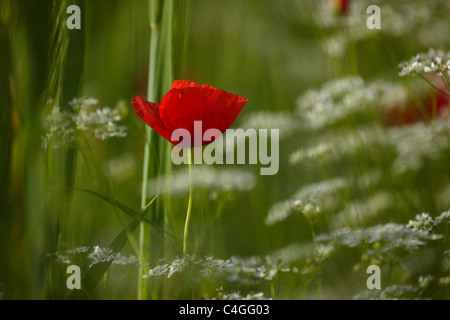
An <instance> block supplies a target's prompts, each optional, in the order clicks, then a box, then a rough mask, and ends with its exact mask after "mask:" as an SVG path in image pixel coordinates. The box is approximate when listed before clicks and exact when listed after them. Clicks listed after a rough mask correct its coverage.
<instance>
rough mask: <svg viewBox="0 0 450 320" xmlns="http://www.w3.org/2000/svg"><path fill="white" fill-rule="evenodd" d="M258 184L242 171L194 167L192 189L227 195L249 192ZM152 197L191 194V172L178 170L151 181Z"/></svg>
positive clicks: (247, 173) (150, 191) (249, 174)
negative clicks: (229, 193) (236, 192)
mask: <svg viewBox="0 0 450 320" xmlns="http://www.w3.org/2000/svg"><path fill="white" fill-rule="evenodd" d="M255 183H256V178H255V176H254V174H253V173H252V172H250V171H245V170H240V169H217V168H214V167H211V166H195V165H194V166H193V168H192V187H193V188H194V189H197V188H203V189H205V190H208V191H209V192H212V193H214V194H215V195H217V193H225V192H230V191H249V190H251V189H253V187H254V186H255ZM148 186H149V188H148V190H149V193H150V195H152V196H154V195H155V194H157V193H158V194H171V195H172V196H176V197H182V196H184V195H186V194H188V193H189V172H188V170H183V169H181V170H178V171H175V172H172V173H171V174H170V176H159V177H157V178H156V179H154V180H151V181H149V183H148Z"/></svg>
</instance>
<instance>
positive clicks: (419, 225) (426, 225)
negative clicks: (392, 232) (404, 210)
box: [406, 213, 433, 231]
mask: <svg viewBox="0 0 450 320" xmlns="http://www.w3.org/2000/svg"><path fill="white" fill-rule="evenodd" d="M406 226H407V227H408V228H411V229H413V230H416V231H431V230H432V229H433V218H431V216H430V215H429V214H428V213H422V214H418V215H416V217H415V219H414V220H409V222H408V224H407V225H406Z"/></svg>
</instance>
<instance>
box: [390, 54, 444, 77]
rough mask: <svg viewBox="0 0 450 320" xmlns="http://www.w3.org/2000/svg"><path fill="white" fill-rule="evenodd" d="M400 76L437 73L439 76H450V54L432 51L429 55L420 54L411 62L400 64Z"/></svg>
mask: <svg viewBox="0 0 450 320" xmlns="http://www.w3.org/2000/svg"><path fill="white" fill-rule="evenodd" d="M399 68H401V71H400V73H399V76H401V77H403V76H408V75H415V74H421V73H430V72H436V73H437V74H438V75H439V76H441V77H443V76H445V75H450V52H447V53H444V52H443V51H441V50H437V51H436V50H434V49H430V50H429V51H428V52H427V53H419V54H417V55H415V56H414V57H412V58H411V59H410V60H409V61H405V62H402V63H400V64H399Z"/></svg>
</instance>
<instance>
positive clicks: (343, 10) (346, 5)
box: [333, 0, 350, 15]
mask: <svg viewBox="0 0 450 320" xmlns="http://www.w3.org/2000/svg"><path fill="white" fill-rule="evenodd" d="M333 5H334V8H335V10H336V12H337V13H339V14H341V15H346V14H347V13H348V12H349V9H350V0H333Z"/></svg>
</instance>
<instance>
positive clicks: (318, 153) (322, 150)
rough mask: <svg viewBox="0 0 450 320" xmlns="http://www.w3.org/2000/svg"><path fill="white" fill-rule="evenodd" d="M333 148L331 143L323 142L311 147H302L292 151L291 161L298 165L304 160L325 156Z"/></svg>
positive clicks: (292, 163)
mask: <svg viewBox="0 0 450 320" xmlns="http://www.w3.org/2000/svg"><path fill="white" fill-rule="evenodd" d="M331 150H332V148H331V146H330V144H328V143H321V144H319V145H317V146H314V147H312V148H309V149H300V150H297V151H295V152H294V153H292V154H291V155H290V157H289V163H290V164H291V165H296V164H299V163H301V162H302V161H304V160H310V159H311V160H316V159H321V158H323V157H325V156H326V155H327V154H328V153H330V152H331Z"/></svg>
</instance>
